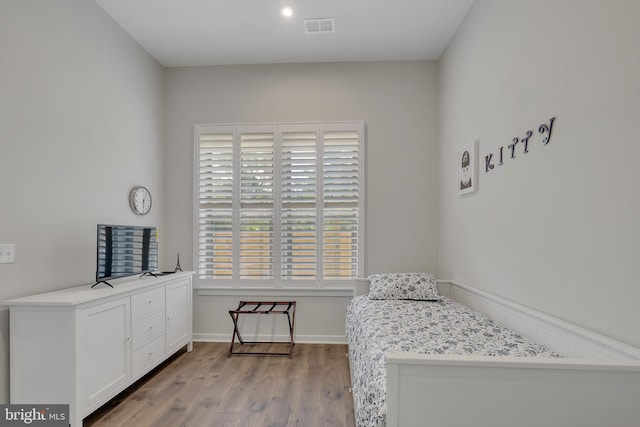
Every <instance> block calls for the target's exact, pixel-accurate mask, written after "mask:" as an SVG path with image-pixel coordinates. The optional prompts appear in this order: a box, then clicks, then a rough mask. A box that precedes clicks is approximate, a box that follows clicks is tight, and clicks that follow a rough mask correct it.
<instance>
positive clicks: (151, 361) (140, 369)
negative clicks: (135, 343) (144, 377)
mask: <svg viewBox="0 0 640 427" xmlns="http://www.w3.org/2000/svg"><path fill="white" fill-rule="evenodd" d="M164 341H165V339H164V334H162V335H160V336H159V337H157V338H155V339H154V340H153V341H150V342H148V343H146V344H145V345H143V346H142V347H140V348H138V349H136V350H134V351H133V356H132V362H133V376H134V377H137V376H138V375H140V374H142V373H144V372H145V371H147V370H148V369H150V368H151V367H153V366H155V365H156V363H157V362H158V361H159V360H161V359H163V358H164V355H165V351H164V346H165V342H164Z"/></svg>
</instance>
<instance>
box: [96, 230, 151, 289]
mask: <svg viewBox="0 0 640 427" xmlns="http://www.w3.org/2000/svg"><path fill="white" fill-rule="evenodd" d="M156 231H157V230H156V228H155V227H143V226H135V225H106V224H98V236H97V242H98V243H97V268H96V282H106V281H107V280H110V279H117V278H119V277H125V276H132V275H134V274H144V273H148V272H152V271H155V270H157V269H158V239H157V233H156Z"/></svg>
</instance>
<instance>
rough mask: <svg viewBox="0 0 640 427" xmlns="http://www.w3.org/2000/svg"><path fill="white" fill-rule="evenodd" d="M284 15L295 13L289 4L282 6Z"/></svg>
mask: <svg viewBox="0 0 640 427" xmlns="http://www.w3.org/2000/svg"><path fill="white" fill-rule="evenodd" d="M282 15H283V16H287V17H289V16H291V15H293V9H291V8H290V7H289V6H285V7H283V8H282Z"/></svg>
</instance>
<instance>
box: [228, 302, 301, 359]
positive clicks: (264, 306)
mask: <svg viewBox="0 0 640 427" xmlns="http://www.w3.org/2000/svg"><path fill="white" fill-rule="evenodd" d="M241 314H284V315H286V316H287V321H288V323H289V341H245V340H243V339H242V336H241V335H240V330H239V329H238V317H239V316H240V315H241ZM229 316H231V319H232V320H233V334H232V335H231V345H230V346H229V354H228V356H227V357H231V355H234V354H236V355H253V356H289V359H291V355H292V354H293V346H294V343H293V327H294V322H295V318H296V302H295V301H240V304H238V308H236V309H235V310H229ZM236 336H237V337H238V341H239V342H240V345H243V344H288V345H289V352H287V353H282V352H251V351H234V350H233V347H234V344H235V338H236Z"/></svg>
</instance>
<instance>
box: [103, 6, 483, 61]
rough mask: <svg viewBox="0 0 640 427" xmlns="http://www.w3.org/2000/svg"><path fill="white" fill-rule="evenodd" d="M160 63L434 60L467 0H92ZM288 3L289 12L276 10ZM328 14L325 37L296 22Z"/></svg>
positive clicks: (451, 34)
mask: <svg viewBox="0 0 640 427" xmlns="http://www.w3.org/2000/svg"><path fill="white" fill-rule="evenodd" d="M95 2H96V3H97V4H98V5H99V6H100V7H101V8H102V9H104V10H105V11H106V12H107V13H108V14H109V15H110V16H111V17H112V18H113V19H114V20H115V21H116V22H117V23H118V24H120V25H121V26H122V28H124V29H125V30H126V31H127V32H128V33H129V34H130V35H131V36H132V37H133V38H134V39H135V40H137V41H138V43H140V44H141V45H142V47H144V49H146V50H147V51H148V52H149V53H150V54H151V55H153V56H154V57H155V58H156V59H157V60H158V61H159V62H160V63H161V64H162V65H164V66H166V67H178V66H194V65H220V64H263V63H289V62H336V61H391V60H420V59H437V58H439V57H440V55H441V54H442V52H443V51H444V49H445V48H446V46H447V44H448V43H449V41H450V40H451V37H452V36H453V34H454V33H455V31H456V29H457V28H458V26H459V24H460V22H461V21H462V19H463V18H464V15H465V14H466V13H467V10H468V9H469V7H470V5H471V3H473V0H392V1H389V0H95ZM285 5H289V6H291V7H292V8H293V10H294V12H293V16H291V17H289V18H285V17H284V16H282V15H281V13H280V10H281V8H282V7H283V6H285ZM314 18H335V32H334V33H332V34H315V35H306V34H305V30H304V20H305V19H314Z"/></svg>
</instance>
